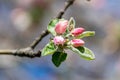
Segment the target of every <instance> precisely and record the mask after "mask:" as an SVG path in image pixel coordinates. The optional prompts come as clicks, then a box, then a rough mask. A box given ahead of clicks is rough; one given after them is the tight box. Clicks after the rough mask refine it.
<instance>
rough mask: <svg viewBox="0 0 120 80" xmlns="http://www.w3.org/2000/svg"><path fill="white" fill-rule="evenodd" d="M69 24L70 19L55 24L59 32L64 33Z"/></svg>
mask: <svg viewBox="0 0 120 80" xmlns="http://www.w3.org/2000/svg"><path fill="white" fill-rule="evenodd" d="M67 25H68V21H67V20H64V21H59V22H58V23H57V24H56V26H55V31H56V33H57V34H63V33H65V31H66V29H67Z"/></svg>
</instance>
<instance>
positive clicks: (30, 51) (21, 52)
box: [0, 0, 75, 58]
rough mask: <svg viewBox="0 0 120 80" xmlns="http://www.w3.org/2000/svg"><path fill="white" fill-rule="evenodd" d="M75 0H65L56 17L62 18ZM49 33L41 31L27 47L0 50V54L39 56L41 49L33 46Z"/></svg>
mask: <svg viewBox="0 0 120 80" xmlns="http://www.w3.org/2000/svg"><path fill="white" fill-rule="evenodd" d="M74 1H75V0H68V1H66V2H65V7H64V8H63V10H61V11H60V12H59V13H58V15H57V17H56V18H58V19H60V18H62V16H63V15H64V13H65V12H66V10H67V9H68V8H69V7H70V6H71V5H72V4H73V3H74ZM48 34H49V32H48V30H45V31H43V32H42V33H41V34H40V36H39V37H37V38H36V39H35V40H34V41H33V42H32V43H31V44H30V46H29V47H27V48H23V49H18V50H0V55H15V56H20V57H29V58H34V57H40V56H41V51H37V52H35V51H34V48H35V47H36V46H37V45H38V44H39V42H40V41H41V40H42V39H43V38H44V37H45V36H47V35H48Z"/></svg>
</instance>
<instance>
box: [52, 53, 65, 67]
mask: <svg viewBox="0 0 120 80" xmlns="http://www.w3.org/2000/svg"><path fill="white" fill-rule="evenodd" d="M66 57H67V54H66V53H63V52H55V53H54V54H53V55H52V62H53V64H54V65H55V66H56V67H59V66H60V64H61V63H62V62H63V61H65V60H66Z"/></svg>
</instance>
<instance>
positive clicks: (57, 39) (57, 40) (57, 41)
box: [53, 36, 65, 45]
mask: <svg viewBox="0 0 120 80" xmlns="http://www.w3.org/2000/svg"><path fill="white" fill-rule="evenodd" d="M53 42H54V44H56V45H60V44H61V45H63V44H64V43H65V40H64V38H63V37H62V36H56V37H54V39H53Z"/></svg>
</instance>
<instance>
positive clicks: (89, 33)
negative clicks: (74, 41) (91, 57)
mask: <svg viewBox="0 0 120 80" xmlns="http://www.w3.org/2000/svg"><path fill="white" fill-rule="evenodd" d="M94 35H95V31H85V32H83V33H82V34H80V35H79V36H77V38H84V37H89V36H94Z"/></svg>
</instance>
